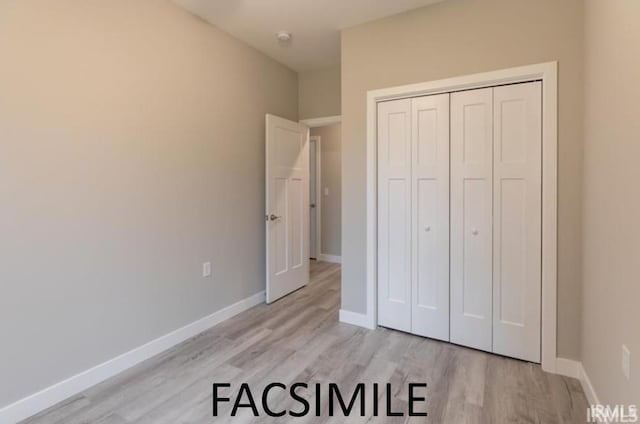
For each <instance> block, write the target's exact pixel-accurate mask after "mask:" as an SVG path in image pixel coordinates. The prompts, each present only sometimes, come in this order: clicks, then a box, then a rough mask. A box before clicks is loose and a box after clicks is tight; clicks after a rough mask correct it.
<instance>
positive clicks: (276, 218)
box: [269, 214, 281, 221]
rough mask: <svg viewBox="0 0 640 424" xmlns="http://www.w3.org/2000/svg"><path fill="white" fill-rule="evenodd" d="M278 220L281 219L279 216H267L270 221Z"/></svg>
mask: <svg viewBox="0 0 640 424" xmlns="http://www.w3.org/2000/svg"><path fill="white" fill-rule="evenodd" d="M280 218H281V217H279V216H277V215H274V214H271V216H269V219H270V220H271V221H277V220H279V219H280Z"/></svg>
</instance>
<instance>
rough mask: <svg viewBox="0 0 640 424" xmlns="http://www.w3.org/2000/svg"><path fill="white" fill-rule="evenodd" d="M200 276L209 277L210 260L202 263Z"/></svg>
mask: <svg viewBox="0 0 640 424" xmlns="http://www.w3.org/2000/svg"><path fill="white" fill-rule="evenodd" d="M202 276H203V277H211V262H205V263H203V264H202Z"/></svg>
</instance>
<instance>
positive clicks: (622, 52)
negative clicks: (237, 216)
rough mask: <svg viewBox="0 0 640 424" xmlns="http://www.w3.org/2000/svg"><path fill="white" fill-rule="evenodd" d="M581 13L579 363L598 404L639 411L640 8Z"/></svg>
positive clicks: (618, 6) (627, 1)
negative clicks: (625, 366)
mask: <svg viewBox="0 0 640 424" xmlns="http://www.w3.org/2000/svg"><path fill="white" fill-rule="evenodd" d="M585 10H586V20H585V34H586V35H585V58H586V60H585V63H586V67H585V71H586V73H585V77H586V78H585V105H586V106H585V155H584V156H585V162H584V226H583V228H584V235H583V240H584V247H583V251H584V260H583V264H584V267H583V275H584V305H583V321H584V325H583V331H582V356H583V364H584V367H585V369H586V371H587V374H588V375H589V377H590V379H591V382H592V384H593V386H594V388H595V390H596V393H597V394H598V396H599V398H600V401H601V402H603V403H608V404H619V403H624V404H635V405H640V361H639V360H638V358H640V327H639V325H640V308H638V302H639V301H640V280H639V278H638V269H637V266H638V259H639V258H640V225H639V223H638V219H639V218H640V194H639V190H638V182H640V166H638V158H639V157H640V138H639V137H640V120H639V119H638V100H639V99H640V85H638V78H639V77H640V55H638V54H637V53H638V46H640V27H639V26H638V17H639V16H640V2H638V1H637V0H615V1H607V2H603V1H600V0H590V1H587V3H586V9H585ZM622 344H626V345H627V346H628V347H629V349H630V350H631V361H632V362H631V380H630V381H627V380H626V379H625V378H624V376H623V374H622V372H621V359H620V358H621V356H622V354H621V351H622V348H621V345H622Z"/></svg>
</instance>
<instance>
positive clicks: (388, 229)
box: [378, 99, 411, 332]
mask: <svg viewBox="0 0 640 424" xmlns="http://www.w3.org/2000/svg"><path fill="white" fill-rule="evenodd" d="M410 123H411V100H410V99H404V100H394V101H390V102H383V103H379V104H378V324H380V325H382V326H384V327H390V328H395V329H397V330H402V331H407V332H408V331H411V124H410Z"/></svg>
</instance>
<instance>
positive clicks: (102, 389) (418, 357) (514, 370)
mask: <svg viewBox="0 0 640 424" xmlns="http://www.w3.org/2000/svg"><path fill="white" fill-rule="evenodd" d="M339 305H340V267H339V265H334V264H328V263H322V262H319V263H318V262H312V267H311V284H309V286H307V287H305V288H303V289H301V290H299V291H297V292H295V293H293V294H292V295H290V296H288V297H286V298H284V299H281V300H280V301H278V302H276V303H274V304H272V305H260V306H257V307H255V308H253V309H251V310H249V311H246V312H244V313H242V314H240V315H238V316H236V317H234V318H232V319H230V320H228V321H226V322H224V323H222V324H220V325H218V326H216V327H214V328H213V329H211V330H209V331H207V332H205V333H202V334H201V335H199V336H197V337H195V338H193V339H191V340H188V341H186V342H184V343H182V344H181V345H179V346H176V347H174V348H172V349H170V350H169V351H166V352H164V353H163V354H161V355H159V356H157V357H155V358H152V359H150V360H148V361H146V362H144V363H142V364H140V365H139V366H137V367H135V368H133V369H131V370H128V371H127V372H125V373H123V374H121V375H118V376H116V377H114V378H112V379H110V380H108V381H106V382H104V383H101V384H99V385H97V386H95V387H93V388H91V389H89V390H87V391H85V392H84V393H81V394H79V395H77V396H75V397H73V398H71V399H69V400H67V401H65V402H63V403H61V404H59V405H57V406H54V407H53V408H51V409H49V410H47V411H44V412H43V413H41V414H39V415H38V416H35V417H33V418H31V419H28V420H26V421H24V422H26V423H32V424H39V423H59V424H80V423H92V424H93V423H96V424H128V423H153V424H163V423H166V424H178V423H180V424H183V423H198V424H200V423H211V422H216V423H217V422H233V423H240V422H260V423H262V422H288V421H289V420H291V421H294V422H300V423H304V422H313V423H320V422H337V423H340V422H375V423H394V422H426V423H453V424H459V423H487V424H498V423H584V422H585V420H586V408H587V401H586V399H585V397H584V394H583V392H582V389H581V387H580V384H579V382H578V381H577V380H574V379H570V378H565V377H560V376H556V375H551V374H547V373H545V372H543V371H542V370H541V368H540V367H539V366H538V365H534V364H530V363H525V362H521V361H518V360H513V359H508V358H503V357H499V356H495V355H490V354H487V353H483V352H478V351H475V350H471V349H467V348H463V347H459V346H454V345H451V344H447V343H442V342H438V341H433V340H429V339H425V338H421V337H417V336H412V335H409V334H405V333H401V332H397V331H391V330H387V329H383V328H378V329H377V330H375V331H371V330H365V329H362V328H358V327H354V326H351V325H347V324H342V323H339V322H338V309H339ZM214 382H218V383H227V382H229V383H231V384H232V387H234V388H235V389H234V390H232V392H234V393H237V389H238V386H239V384H240V383H242V382H247V383H249V384H250V385H251V389H252V393H253V394H254V396H255V398H256V401H257V402H258V404H259V402H260V395H261V389H262V387H264V386H266V385H267V384H268V383H271V382H282V383H285V384H290V383H293V382H307V383H309V386H310V387H313V386H312V385H313V384H314V383H322V384H323V388H324V389H323V390H324V393H323V395H324V397H325V398H326V395H325V394H326V385H327V383H329V382H335V383H339V384H340V389H341V392H343V393H345V394H346V395H347V396H349V395H350V393H351V391H352V390H353V388H354V386H355V384H356V383H357V382H364V383H373V382H378V383H381V386H382V387H384V383H387V382H390V383H391V384H392V386H391V387H392V390H393V403H392V405H393V408H394V409H400V410H404V411H405V412H406V405H407V399H408V393H407V383H409V382H416V383H427V384H428V387H427V390H426V395H427V402H426V404H420V406H421V407H422V406H425V408H424V409H425V410H426V411H427V412H428V414H429V415H428V416H427V417H412V418H409V417H386V416H378V417H371V416H368V417H360V416H359V410H358V409H356V414H352V416H351V417H349V419H345V418H344V417H341V416H340V415H338V416H334V417H333V418H330V417H327V416H326V407H327V406H326V404H324V406H323V408H324V412H325V414H323V415H324V416H321V417H316V416H315V415H313V413H314V411H313V408H312V412H311V413H310V415H308V416H306V417H303V418H297V419H293V418H291V417H282V418H270V417H267V416H266V415H264V414H262V416H261V417H260V418H254V417H253V416H251V415H247V413H246V412H247V411H245V412H243V413H242V414H240V415H239V416H237V417H235V418H233V419H232V418H231V417H230V416H229V413H230V406H225V407H223V408H222V409H221V411H222V413H221V415H220V416H219V417H217V418H214V417H213V416H212V384H213V383H214ZM369 388H370V386H367V390H369ZM226 393H230V392H229V391H227V392H221V394H226ZM301 393H304V391H301ZM308 393H310V392H308ZM380 395H381V397H383V396H384V391H383V390H382V391H381V393H380ZM270 399H272V405H273V409H278V407H283V408H287V407H291V408H294V409H295V410H299V409H300V407H299V404H298V403H294V402H293V401H292V400H290V399H289V398H288V397H285V396H281V397H278V395H277V392H274V396H273V397H270ZM367 402H368V405H367V409H368V410H369V411H368V412H369V413H370V412H371V411H370V406H369V405H370V404H371V402H370V401H369V400H367ZM312 404H313V403H312ZM258 407H259V408H260V406H259V405H258ZM384 408H385V406H384V402H382V403H381V406H380V411H384V410H385V409H384ZM419 409H422V408H419ZM382 415H384V414H382Z"/></svg>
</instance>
